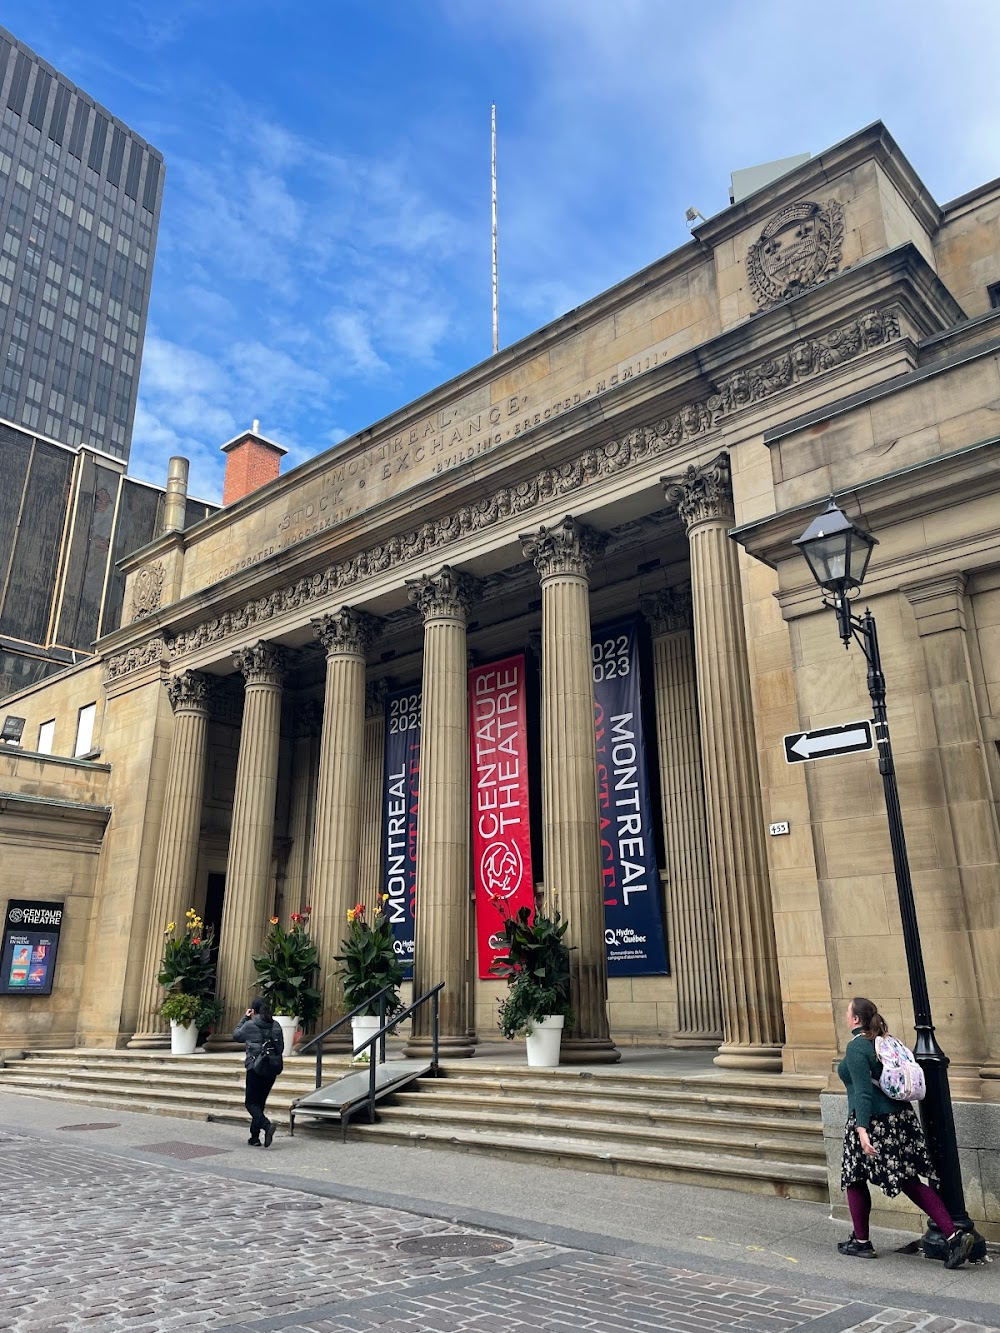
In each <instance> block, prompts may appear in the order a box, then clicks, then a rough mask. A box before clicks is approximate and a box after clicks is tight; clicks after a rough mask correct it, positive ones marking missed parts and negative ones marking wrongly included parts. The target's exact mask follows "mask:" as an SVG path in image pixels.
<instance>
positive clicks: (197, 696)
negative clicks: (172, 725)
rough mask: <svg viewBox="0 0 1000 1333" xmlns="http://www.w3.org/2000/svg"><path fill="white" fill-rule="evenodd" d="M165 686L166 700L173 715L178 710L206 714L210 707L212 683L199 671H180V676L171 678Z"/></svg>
mask: <svg viewBox="0 0 1000 1333" xmlns="http://www.w3.org/2000/svg"><path fill="white" fill-rule="evenodd" d="M166 686H167V698H168V699H169V700H170V707H171V708H172V709H173V710H174V712H175V713H176V712H177V710H178V709H183V710H184V711H185V712H198V713H207V712H208V710H209V708H210V707H211V703H212V698H211V695H212V682H211V681H210V680H209V678H208V676H206V675H205V674H204V673H203V672H201V671H182V672H181V673H180V675H177V676H171V677H170V679H169V680H168V681H167V682H166Z"/></svg>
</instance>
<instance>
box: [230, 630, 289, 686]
mask: <svg viewBox="0 0 1000 1333" xmlns="http://www.w3.org/2000/svg"><path fill="white" fill-rule="evenodd" d="M233 661H234V662H235V663H236V670H237V671H238V672H240V674H241V675H242V676H243V679H244V680H245V681H246V683H247V684H248V685H280V684H281V682H282V681H283V680H284V678H285V652H284V649H283V648H281V647H279V646H278V644H276V643H268V641H267V640H266V639H258V641H257V642H256V643H251V644H250V645H249V646H248V647H246V648H241V649H240V650H239V651H238V652H235V653H233Z"/></svg>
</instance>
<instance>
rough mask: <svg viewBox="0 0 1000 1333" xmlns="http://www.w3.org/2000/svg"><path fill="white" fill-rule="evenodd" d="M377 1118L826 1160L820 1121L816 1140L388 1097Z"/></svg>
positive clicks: (421, 1125)
mask: <svg viewBox="0 0 1000 1333" xmlns="http://www.w3.org/2000/svg"><path fill="white" fill-rule="evenodd" d="M378 1114H379V1119H380V1121H381V1122H382V1123H383V1124H384V1125H386V1126H395V1127H397V1128H403V1129H406V1130H410V1131H412V1132H414V1133H419V1132H420V1131H421V1130H424V1129H427V1128H430V1129H433V1130H435V1131H438V1130H450V1131H453V1132H456V1133H460V1132H462V1131H467V1130H474V1131H476V1132H477V1133H484V1132H485V1133H489V1134H490V1135H492V1134H493V1133H494V1132H496V1133H500V1134H508V1133H509V1134H512V1135H517V1136H520V1135H521V1134H523V1133H528V1134H531V1133H534V1134H537V1135H539V1136H541V1135H546V1136H549V1137H552V1138H558V1139H572V1140H573V1141H576V1140H578V1139H579V1140H585V1141H590V1142H599V1143H603V1144H605V1145H607V1144H609V1143H612V1144H618V1145H619V1146H620V1148H622V1149H624V1148H626V1147H633V1146H634V1147H635V1148H636V1149H640V1148H641V1149H642V1151H645V1148H646V1147H647V1146H652V1147H668V1146H671V1145H674V1146H677V1147H681V1148H685V1147H686V1148H691V1149H694V1150H698V1151H705V1152H708V1151H714V1152H716V1153H719V1154H725V1155H727V1156H729V1155H733V1156H737V1157H752V1158H766V1159H768V1160H772V1161H789V1160H794V1161H806V1162H814V1163H818V1162H821V1161H824V1160H825V1158H824V1148H823V1135H822V1127H820V1131H819V1133H817V1134H815V1135H814V1136H812V1141H810V1140H805V1139H795V1138H792V1137H790V1136H787V1135H785V1134H784V1133H783V1127H782V1126H781V1125H779V1126H777V1131H778V1132H777V1133H770V1134H769V1133H767V1132H766V1131H765V1130H764V1128H763V1126H761V1127H759V1128H758V1127H755V1126H753V1125H749V1126H746V1125H744V1126H735V1125H732V1124H726V1125H719V1124H716V1125H706V1124H705V1123H704V1122H701V1123H699V1124H695V1125H691V1124H687V1125H674V1124H671V1123H670V1122H669V1121H665V1122H663V1123H661V1124H656V1125H654V1124H647V1125H637V1124H625V1123H622V1122H621V1121H620V1120H619V1118H618V1116H617V1113H616V1115H615V1118H614V1119H610V1118H609V1119H606V1120H595V1119H592V1118H589V1117H587V1116H585V1115H584V1114H582V1113H580V1112H577V1113H576V1114H569V1115H563V1114H559V1113H557V1112H554V1111H552V1110H551V1109H550V1108H549V1107H548V1106H541V1107H537V1108H535V1109H534V1110H533V1111H528V1112H527V1113H526V1114H525V1115H519V1114H513V1113H512V1114H499V1113H498V1112H497V1111H496V1109H495V1108H492V1107H491V1108H484V1109H480V1110H478V1111H451V1112H449V1113H448V1115H447V1116H441V1115H440V1113H439V1112H438V1111H436V1110H435V1109H433V1108H429V1109H428V1110H426V1111H424V1110H418V1109H415V1108H414V1107H413V1106H412V1105H409V1106H405V1107H403V1106H398V1105H393V1104H392V1103H384V1104H383V1105H381V1106H380V1107H379V1113H378Z"/></svg>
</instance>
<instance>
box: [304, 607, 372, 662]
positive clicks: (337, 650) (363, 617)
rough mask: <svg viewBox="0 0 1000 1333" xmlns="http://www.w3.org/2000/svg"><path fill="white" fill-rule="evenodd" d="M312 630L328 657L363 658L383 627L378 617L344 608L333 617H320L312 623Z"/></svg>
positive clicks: (334, 613)
mask: <svg viewBox="0 0 1000 1333" xmlns="http://www.w3.org/2000/svg"><path fill="white" fill-rule="evenodd" d="M312 628H313V633H314V634H315V635H316V638H317V639H319V641H320V643H321V644H322V645H323V647H324V648H325V649H326V652H327V656H328V657H332V656H334V654H338V655H339V654H344V653H353V654H354V655H355V656H358V657H363V656H364V654H365V649H366V648H367V647H368V645H369V644H370V643H372V642H374V640H375V639H376V638H378V636H379V634H380V633H381V629H382V626H381V622H380V621H379V620H378V618H377V617H376V616H370V615H368V614H367V612H365V611H356V610H355V609H354V608H353V607H351V606H342V607H341V608H340V610H339V611H334V612H333V614H332V615H328V616H320V617H318V619H316V620H314V621H312Z"/></svg>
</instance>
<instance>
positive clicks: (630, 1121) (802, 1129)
mask: <svg viewBox="0 0 1000 1333" xmlns="http://www.w3.org/2000/svg"><path fill="white" fill-rule="evenodd" d="M483 1104H484V1099H483V1098H482V1097H479V1098H477V1097H476V1096H475V1095H474V1094H470V1093H469V1092H467V1091H461V1092H453V1091H452V1090H451V1089H450V1088H449V1087H448V1084H447V1083H446V1082H444V1081H442V1082H434V1081H433V1080H430V1079H428V1080H426V1081H425V1082H423V1083H421V1084H420V1085H419V1086H418V1087H417V1088H415V1089H414V1088H405V1089H403V1090H402V1091H401V1092H398V1093H396V1095H395V1097H394V1098H393V1103H392V1105H393V1106H394V1107H398V1108H399V1109H400V1110H402V1111H405V1112H406V1113H407V1114H412V1115H415V1116H419V1117H421V1118H426V1117H427V1115H429V1114H434V1115H437V1116H438V1117H439V1118H441V1119H446V1118H448V1117H449V1116H451V1115H453V1114H461V1113H463V1112H467V1111H470V1110H472V1109H474V1108H475V1107H477V1106H480V1107H481V1106H482V1105H483ZM488 1105H489V1107H490V1111H491V1114H494V1115H504V1114H513V1113H515V1112H516V1111H521V1112H522V1113H523V1114H527V1115H535V1114H541V1115H545V1116H546V1117H550V1118H559V1117H566V1116H573V1115H587V1114H593V1113H594V1112H603V1113H605V1114H606V1113H607V1111H608V1109H609V1106H608V1102H607V1100H606V1099H605V1098H596V1097H586V1098H584V1097H580V1098H572V1097H567V1096H562V1097H558V1098H556V1097H546V1098H544V1100H539V1099H538V1098H535V1097H528V1096H518V1095H515V1094H514V1093H509V1092H508V1093H506V1094H505V1095H504V1096H503V1097H501V1098H491V1099H490V1101H489V1103H488ZM808 1110H811V1111H812V1114H811V1115H807V1114H806V1112H807V1111H808ZM773 1112H774V1106H773V1103H767V1102H765V1103H761V1104H760V1105H759V1106H757V1105H751V1106H749V1107H748V1108H746V1109H742V1108H741V1109H740V1110H739V1111H730V1112H729V1113H723V1112H721V1111H719V1110H717V1109H716V1108H715V1107H713V1106H711V1105H704V1104H702V1103H700V1102H696V1103H693V1104H691V1105H685V1104H681V1105H678V1106H672V1105H671V1106H665V1105H663V1104H661V1103H659V1102H657V1103H655V1104H654V1103H652V1102H651V1101H649V1100H648V1099H645V1098H631V1097H621V1098H618V1099H616V1101H615V1103H614V1122H615V1123H616V1124H617V1125H620V1126H629V1127H633V1126H635V1127H643V1126H651V1125H652V1126H657V1125H686V1124H690V1125H703V1126H706V1127H710V1128H712V1129H714V1130H719V1129H727V1128H735V1129H739V1128H746V1129H754V1130H759V1131H761V1132H767V1131H772V1132H774V1133H776V1134H790V1135H793V1136H795V1137H797V1138H805V1139H816V1140H817V1141H818V1142H821V1141H822V1138H823V1127H822V1123H821V1122H820V1120H819V1119H818V1117H817V1115H816V1108H815V1107H812V1108H808V1107H796V1112H797V1114H795V1115H790V1116H785V1115H775V1114H774V1113H773ZM798 1112H801V1114H799V1113H798Z"/></svg>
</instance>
